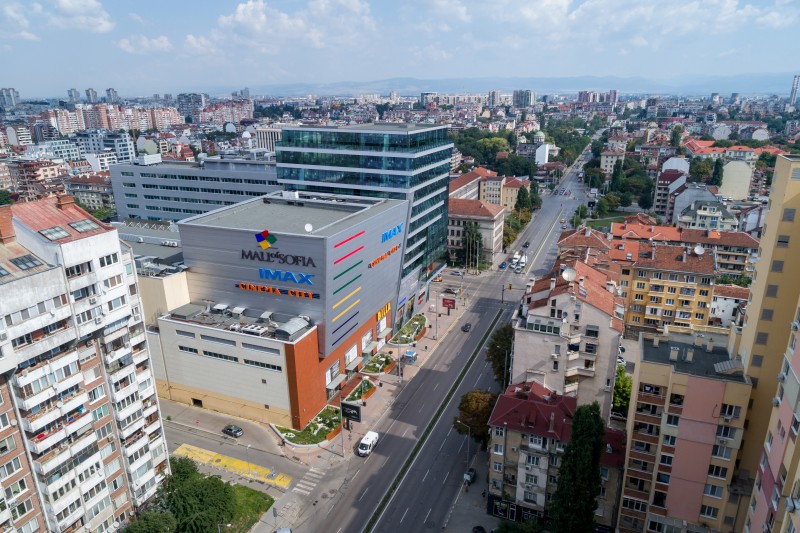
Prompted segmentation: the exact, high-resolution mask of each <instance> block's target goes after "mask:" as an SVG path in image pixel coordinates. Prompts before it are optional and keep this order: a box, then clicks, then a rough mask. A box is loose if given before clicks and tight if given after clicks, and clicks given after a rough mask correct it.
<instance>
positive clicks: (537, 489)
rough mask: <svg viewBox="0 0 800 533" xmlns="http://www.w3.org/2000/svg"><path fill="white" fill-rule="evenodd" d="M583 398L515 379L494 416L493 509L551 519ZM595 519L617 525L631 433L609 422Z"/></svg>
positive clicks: (509, 516) (506, 515)
mask: <svg viewBox="0 0 800 533" xmlns="http://www.w3.org/2000/svg"><path fill="white" fill-rule="evenodd" d="M577 406H578V402H577V400H576V399H575V398H573V397H569V396H562V395H559V394H558V393H557V392H556V391H554V390H551V389H549V388H547V387H545V386H543V385H542V384H541V383H539V382H537V381H529V382H526V383H519V384H512V385H510V386H509V387H508V388H507V389H506V391H505V392H504V393H503V394H501V395H500V397H499V398H498V400H497V403H496V404H495V406H494V409H493V410H492V415H491V416H490V417H489V431H490V434H491V438H490V441H489V493H488V504H487V505H488V510H489V513H490V514H492V515H494V516H497V517H500V518H503V519H506V520H511V521H515V522H527V521H528V520H534V519H537V520H538V519H546V518H547V507H548V504H549V503H550V501H551V499H552V498H553V494H554V493H555V491H556V487H557V485H558V469H559V466H560V463H561V456H562V453H563V452H564V449H565V447H566V446H567V445H568V444H569V441H570V436H571V434H572V417H573V415H574V414H575V409H576V408H577ZM605 443H606V445H605V448H604V450H603V452H602V455H601V456H600V478H601V480H602V486H601V487H600V495H599V496H598V498H597V510H596V511H595V519H596V521H597V523H598V524H601V525H603V526H607V527H610V528H613V527H614V526H615V523H616V510H617V509H618V507H619V495H620V492H621V490H620V489H621V487H620V485H621V482H622V471H623V468H624V465H625V433H624V432H623V431H620V430H615V429H611V428H606V433H605Z"/></svg>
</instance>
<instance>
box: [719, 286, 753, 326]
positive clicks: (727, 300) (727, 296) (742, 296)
mask: <svg viewBox="0 0 800 533" xmlns="http://www.w3.org/2000/svg"><path fill="white" fill-rule="evenodd" d="M749 299H750V289H748V288H747V287H739V286H738V285H714V297H713V298H712V299H711V302H712V303H711V324H712V325H714V326H722V327H728V326H729V325H730V324H731V323H734V324H738V323H739V322H741V318H742V315H743V314H744V310H745V307H747V301H748V300H749Z"/></svg>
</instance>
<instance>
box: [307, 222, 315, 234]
mask: <svg viewBox="0 0 800 533" xmlns="http://www.w3.org/2000/svg"><path fill="white" fill-rule="evenodd" d="M305 228H306V233H311V232H312V231H314V226H312V225H311V224H306V226H305Z"/></svg>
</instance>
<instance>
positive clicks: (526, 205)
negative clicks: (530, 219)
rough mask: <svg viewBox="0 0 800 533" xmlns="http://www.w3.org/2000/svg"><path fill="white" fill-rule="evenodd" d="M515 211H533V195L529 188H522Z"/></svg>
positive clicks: (518, 194)
mask: <svg viewBox="0 0 800 533" xmlns="http://www.w3.org/2000/svg"><path fill="white" fill-rule="evenodd" d="M514 209H515V210H517V211H525V210H527V211H530V210H531V195H530V193H529V192H528V188H527V187H520V188H519V192H518V193H517V203H516V204H514Z"/></svg>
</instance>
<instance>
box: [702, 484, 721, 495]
mask: <svg viewBox="0 0 800 533" xmlns="http://www.w3.org/2000/svg"><path fill="white" fill-rule="evenodd" d="M703 494H705V495H706V496H711V497H712V498H722V487H720V486H719V485H711V484H710V483H706V486H705V488H703Z"/></svg>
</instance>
